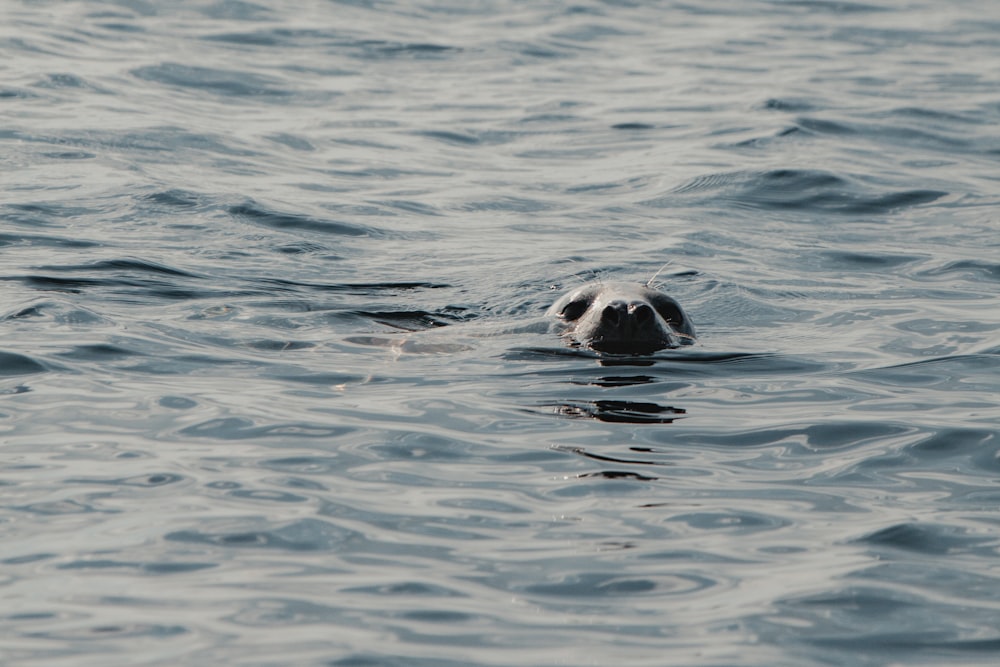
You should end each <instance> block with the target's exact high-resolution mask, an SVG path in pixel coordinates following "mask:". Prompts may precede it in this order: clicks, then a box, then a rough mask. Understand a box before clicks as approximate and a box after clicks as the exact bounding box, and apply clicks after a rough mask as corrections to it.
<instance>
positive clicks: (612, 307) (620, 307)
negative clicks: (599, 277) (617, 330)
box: [601, 303, 625, 327]
mask: <svg viewBox="0 0 1000 667" xmlns="http://www.w3.org/2000/svg"><path fill="white" fill-rule="evenodd" d="M624 315H625V304H619V303H612V304H608V305H607V306H605V307H604V310H602V311H601V319H603V320H604V322H605V323H606V324H609V325H611V326H613V327H617V326H619V325H620V324H621V322H622V319H623V316H624Z"/></svg>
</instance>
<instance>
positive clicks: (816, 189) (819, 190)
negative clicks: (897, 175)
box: [642, 169, 948, 215]
mask: <svg viewBox="0 0 1000 667" xmlns="http://www.w3.org/2000/svg"><path fill="white" fill-rule="evenodd" d="M946 194H948V193H946V192H942V191H939V190H898V191H889V192H872V191H871V190H870V189H869V188H867V187H865V186H862V185H861V184H859V183H856V182H854V181H853V180H852V179H849V178H846V177H842V176H838V175H836V174H833V173H830V172H826V171H821V170H813V169H774V170H770V171H764V172H728V173H717V174H708V175H704V176H699V177H697V178H694V179H692V180H690V181H688V182H687V183H684V184H682V185H680V186H678V187H676V188H674V189H673V190H672V191H671V192H670V193H669V194H668V195H666V196H663V197H658V198H656V199H652V200H647V201H645V202H642V203H643V205H645V206H651V207H654V208H672V207H675V206H677V205H678V203H679V202H680V200H681V198H683V197H692V196H695V197H701V198H703V199H705V200H710V201H712V202H716V201H722V202H728V203H732V204H734V205H736V206H738V207H743V208H760V209H766V210H803V211H808V210H815V211H822V212H827V213H854V214H869V215H873V214H880V213H889V212H891V211H895V210H898V209H903V208H909V207H912V206H918V205H920V204H926V203H929V202H932V201H935V200H937V199H940V198H941V197H943V196H945V195H946Z"/></svg>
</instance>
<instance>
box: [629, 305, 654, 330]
mask: <svg viewBox="0 0 1000 667" xmlns="http://www.w3.org/2000/svg"><path fill="white" fill-rule="evenodd" d="M632 317H633V318H635V323H636V324H639V325H645V324H649V323H650V322H652V321H653V309H652V308H650V307H649V306H647V305H646V304H644V303H640V304H639V305H638V306H636V307H635V309H634V310H633V311H632Z"/></svg>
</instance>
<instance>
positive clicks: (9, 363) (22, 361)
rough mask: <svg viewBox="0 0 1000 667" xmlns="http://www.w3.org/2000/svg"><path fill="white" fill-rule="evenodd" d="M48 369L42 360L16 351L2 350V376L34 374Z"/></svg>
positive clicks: (0, 369) (0, 367) (0, 354)
mask: <svg viewBox="0 0 1000 667" xmlns="http://www.w3.org/2000/svg"><path fill="white" fill-rule="evenodd" d="M46 370H47V369H46V368H45V366H44V365H42V363H41V362H38V361H35V360H34V359H32V358H31V357H29V356H26V355H23V354H17V353H16V352H3V351H0V377H9V376H12V375H32V374H34V373H44V372H45V371H46Z"/></svg>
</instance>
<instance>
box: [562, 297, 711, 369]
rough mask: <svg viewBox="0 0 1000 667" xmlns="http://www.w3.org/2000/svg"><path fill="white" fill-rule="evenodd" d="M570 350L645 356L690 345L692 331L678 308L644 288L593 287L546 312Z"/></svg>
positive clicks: (565, 299) (689, 323) (692, 337)
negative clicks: (554, 321) (571, 348)
mask: <svg viewBox="0 0 1000 667" xmlns="http://www.w3.org/2000/svg"><path fill="white" fill-rule="evenodd" d="M546 315H547V316H549V317H555V318H558V326H559V328H560V329H562V336H563V337H564V338H566V339H567V340H569V341H570V343H571V344H572V345H575V346H583V347H588V348H590V349H592V350H595V351H597V352H609V353H612V354H649V353H651V352H656V351H657V350H662V349H664V348H668V347H678V346H680V345H690V344H692V343H694V335H695V334H694V326H693V325H692V324H691V320H690V319H688V317H687V315H685V314H684V311H683V310H682V309H681V306H680V304H679V303H677V302H676V301H675V300H674V299H672V298H671V297H669V296H667V295H666V294H664V293H663V292H660V291H658V290H655V289H653V288H651V287H650V286H649V285H648V284H647V285H643V284H639V283H625V282H610V283H604V282H593V283H587V284H586V285H584V286H582V287H579V288H577V289H575V290H573V291H572V292H569V293H568V294H565V295H563V296H562V298H560V299H559V300H558V301H556V302H555V303H554V304H552V306H551V307H550V308H549V310H548V312H547V313H546Z"/></svg>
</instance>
